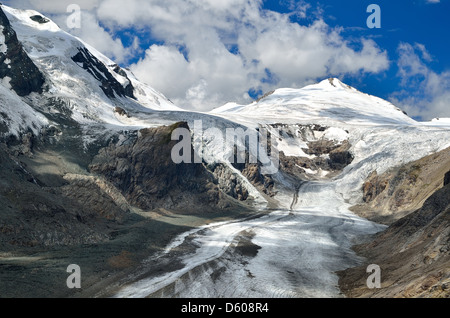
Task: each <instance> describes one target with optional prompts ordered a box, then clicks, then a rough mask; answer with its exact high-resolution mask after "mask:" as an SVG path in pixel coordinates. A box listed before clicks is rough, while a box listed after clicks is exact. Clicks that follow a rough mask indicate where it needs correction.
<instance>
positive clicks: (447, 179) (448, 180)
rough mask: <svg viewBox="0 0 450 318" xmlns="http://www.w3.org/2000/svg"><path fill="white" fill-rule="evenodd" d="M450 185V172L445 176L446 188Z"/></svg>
mask: <svg viewBox="0 0 450 318" xmlns="http://www.w3.org/2000/svg"><path fill="white" fill-rule="evenodd" d="M449 183H450V171H449V172H447V173H446V174H445V176H444V186H446V185H447V184H449Z"/></svg>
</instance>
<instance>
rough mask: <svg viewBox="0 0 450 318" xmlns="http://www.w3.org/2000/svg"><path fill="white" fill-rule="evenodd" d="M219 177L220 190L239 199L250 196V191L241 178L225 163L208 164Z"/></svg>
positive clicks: (216, 176) (217, 177)
mask: <svg viewBox="0 0 450 318" xmlns="http://www.w3.org/2000/svg"><path fill="white" fill-rule="evenodd" d="M208 168H209V169H210V170H211V171H212V173H213V174H214V176H215V178H216V179H217V182H218V185H219V188H220V190H221V191H222V192H223V193H225V194H226V195H229V196H230V197H232V198H235V199H237V200H239V201H245V200H247V199H248V197H249V193H248V191H247V189H246V188H245V186H244V185H243V184H242V182H241V181H240V180H239V178H238V177H237V176H236V174H234V173H233V172H232V171H231V170H230V169H227V168H226V167H225V166H224V165H223V164H215V165H214V166H208Z"/></svg>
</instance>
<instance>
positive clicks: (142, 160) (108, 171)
mask: <svg viewBox="0 0 450 318" xmlns="http://www.w3.org/2000/svg"><path fill="white" fill-rule="evenodd" d="M176 128H187V129H189V127H188V125H187V123H185V122H182V123H177V124H174V125H172V126H166V127H159V128H151V129H143V130H140V131H139V133H138V134H137V135H132V136H128V137H127V138H125V139H124V140H122V141H120V142H117V143H114V144H111V145H110V146H109V147H106V148H104V149H102V150H101V151H100V152H99V154H98V155H97V156H96V157H95V158H94V160H93V162H92V164H91V165H90V170H91V171H92V172H95V173H97V174H100V175H102V176H104V177H106V179H108V180H109V181H111V182H112V183H113V184H114V185H115V186H116V187H117V188H118V189H119V190H120V191H121V192H122V193H123V194H124V196H125V197H126V198H127V200H128V201H129V202H130V204H132V205H135V206H137V207H139V208H141V209H144V210H150V209H156V208H166V209H175V210H179V211H181V212H182V211H185V212H187V211H189V212H193V211H195V210H197V211H198V212H201V211H200V210H202V209H203V208H205V206H206V207H208V206H209V207H210V208H212V207H216V205H217V204H218V202H219V200H220V195H219V188H218V186H217V184H216V183H215V180H214V177H213V175H212V174H211V173H210V172H208V171H207V170H206V168H205V166H204V165H203V164H196V163H181V164H175V163H174V162H173V160H172V158H171V151H172V148H173V146H174V145H175V144H176V143H177V141H172V140H171V135H172V131H173V130H174V129H176ZM192 153H193V151H192ZM200 207H203V208H200Z"/></svg>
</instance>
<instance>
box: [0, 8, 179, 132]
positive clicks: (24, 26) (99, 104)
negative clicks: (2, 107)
mask: <svg viewBox="0 0 450 318" xmlns="http://www.w3.org/2000/svg"><path fill="white" fill-rule="evenodd" d="M0 8H1V9H0V10H1V17H2V21H0V27H1V28H0V35H3V36H0V46H1V47H0V49H1V50H0V62H1V63H0V64H4V65H0V69H1V68H3V71H2V72H0V80H1V83H0V84H2V85H3V86H4V87H5V88H6V91H5V92H7V94H10V95H16V94H17V95H20V96H22V97H23V96H26V98H25V99H24V101H25V102H26V103H29V104H30V105H31V104H33V107H34V108H35V109H36V110H39V111H44V112H61V107H62V108H63V112H64V114H70V116H71V119H73V120H75V121H76V122H78V123H80V124H89V123H104V124H112V125H116V126H135V125H139V123H138V122H136V121H133V119H130V116H124V115H123V114H130V113H132V112H153V111H155V110H156V111H160V110H162V111H165V110H171V111H180V110H181V109H180V108H178V107H177V106H175V105H174V104H173V103H172V102H170V101H169V100H168V99H167V98H166V97H165V96H164V95H163V94H161V93H159V92H157V91H156V90H154V89H152V88H151V87H149V86H148V85H146V84H144V83H142V82H140V81H139V80H138V79H137V78H136V77H135V76H134V75H133V74H132V73H131V72H130V71H128V70H125V69H122V68H121V67H120V66H118V65H117V64H116V63H115V62H113V61H112V60H111V59H109V58H108V57H106V56H105V55H103V54H102V53H100V52H99V51H97V50H96V49H95V48H93V47H92V46H90V45H88V44H87V43H85V42H84V41H82V40H81V39H79V38H77V37H75V36H73V35H71V34H69V33H67V32H65V31H64V30H62V29H61V28H60V27H59V26H58V25H57V24H56V23H54V22H53V21H52V20H51V19H49V18H48V17H45V16H44V15H43V14H41V13H39V12H37V11H34V10H19V9H14V8H11V7H8V6H5V5H1V7H0ZM17 50H19V51H20V52H21V55H20V59H19V58H15V57H14V54H13V53H14V52H15V51H17ZM24 63H27V69H32V70H33V71H34V73H35V79H33V80H34V81H35V82H36V83H38V84H39V90H37V89H28V87H19V89H18V87H17V86H20V85H21V86H26V83H27V82H31V81H29V80H28V79H26V78H19V77H20V70H21V69H23V68H24V65H25V64H24ZM9 69H10V70H9ZM14 77H18V78H17V79H15V78H14ZM11 78H12V80H11ZM36 78H37V80H36ZM39 79H41V81H39ZM44 81H45V83H44ZM15 83H18V84H17V85H16V86H15V85H14V84H15ZM10 84H12V85H10ZM35 86H37V85H35ZM8 90H10V92H8ZM36 92H38V94H35V93H36ZM30 93H32V94H30ZM11 98H12V99H14V96H12V97H11ZM26 100H28V102H27V101H26ZM55 104H57V105H58V107H55ZM60 106H61V107H60ZM116 110H119V112H117V111H116ZM8 117H9V118H13V116H8ZM16 124H17V123H16ZM10 126H12V125H10Z"/></svg>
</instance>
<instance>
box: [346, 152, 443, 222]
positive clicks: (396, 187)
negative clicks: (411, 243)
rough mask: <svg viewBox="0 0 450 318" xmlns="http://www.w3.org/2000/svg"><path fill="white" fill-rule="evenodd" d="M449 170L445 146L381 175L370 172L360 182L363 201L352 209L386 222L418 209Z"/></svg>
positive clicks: (377, 220) (438, 186)
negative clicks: (443, 148)
mask: <svg viewBox="0 0 450 318" xmlns="http://www.w3.org/2000/svg"><path fill="white" fill-rule="evenodd" d="M449 170H450V148H447V149H445V150H443V151H441V152H439V153H435V154H431V155H429V156H426V157H425V158H422V159H420V160H417V161H414V162H411V163H408V164H406V165H403V166H401V167H395V168H392V169H390V170H389V171H387V172H385V173H383V174H382V175H378V174H377V173H376V171H374V172H372V174H371V175H370V176H369V178H368V179H367V180H366V182H365V183H364V185H363V189H362V191H363V201H364V202H363V203H362V204H360V205H356V206H354V207H353V208H352V210H353V211H354V212H356V213H357V214H360V215H362V216H363V217H367V218H369V219H371V220H373V221H375V222H378V223H383V224H387V225H389V224H391V223H392V222H393V221H395V220H398V219H400V218H401V217H403V216H405V215H407V214H409V213H411V212H413V211H415V210H417V209H419V208H420V207H421V206H422V205H423V203H424V202H425V200H426V199H427V198H428V197H429V196H430V195H432V194H433V193H434V192H435V191H436V190H438V189H440V188H442V186H443V184H444V176H445V175H446V173H447V172H448V171H449ZM447 178H448V177H447Z"/></svg>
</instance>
